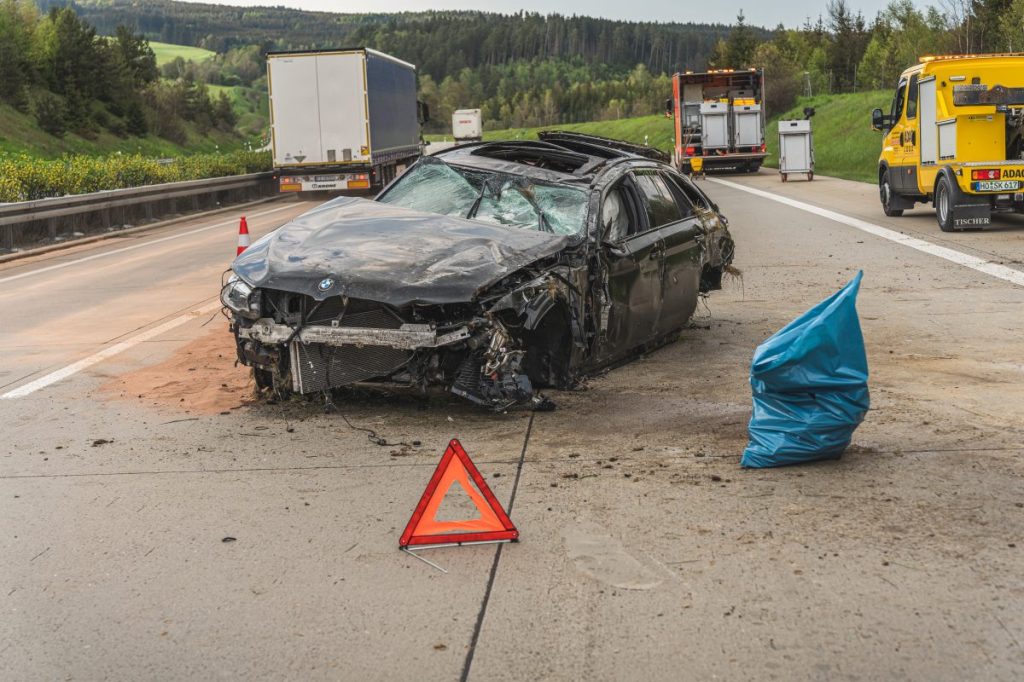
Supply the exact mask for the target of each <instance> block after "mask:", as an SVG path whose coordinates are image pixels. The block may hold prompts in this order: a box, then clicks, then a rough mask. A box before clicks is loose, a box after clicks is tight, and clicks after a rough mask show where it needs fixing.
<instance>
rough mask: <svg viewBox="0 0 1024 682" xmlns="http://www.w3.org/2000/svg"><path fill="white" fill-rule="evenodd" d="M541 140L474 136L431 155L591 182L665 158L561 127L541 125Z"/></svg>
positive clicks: (458, 162)
mask: <svg viewBox="0 0 1024 682" xmlns="http://www.w3.org/2000/svg"><path fill="white" fill-rule="evenodd" d="M538 137H539V138H540V139H539V140H500V141H493V142H473V143H470V144H464V145H459V146H457V147H450V148H448V149H445V150H442V151H440V152H438V153H436V154H434V156H436V157H438V158H440V159H441V160H443V161H445V162H447V163H454V164H456V165H460V166H470V167H476V168H480V169H484V170H492V171H498V172H506V173H514V174H519V175H528V176H533V177H537V178H541V179H547V180H552V181H556V182H577V183H578V182H581V181H582V182H586V183H588V184H589V183H592V182H593V181H594V180H596V179H597V178H598V177H599V176H601V175H602V174H604V173H605V172H606V171H608V170H609V169H611V168H612V167H614V166H617V165H619V164H620V163H622V162H627V161H639V162H645V161H646V162H650V161H656V162H659V163H667V162H668V160H669V157H668V155H667V154H665V153H664V152H662V151H660V150H657V149H654V148H653V147H647V146H644V145H639V144H632V143H629V142H624V141H622V140H612V139H610V138H606V137H599V136H597V135H586V134H583V133H573V132H566V131H560V130H552V131H543V132H541V133H539V134H538Z"/></svg>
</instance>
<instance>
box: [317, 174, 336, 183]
mask: <svg viewBox="0 0 1024 682" xmlns="http://www.w3.org/2000/svg"><path fill="white" fill-rule="evenodd" d="M338 180H341V177H340V176H337V175H317V176H315V177H314V178H313V182H337V181H338Z"/></svg>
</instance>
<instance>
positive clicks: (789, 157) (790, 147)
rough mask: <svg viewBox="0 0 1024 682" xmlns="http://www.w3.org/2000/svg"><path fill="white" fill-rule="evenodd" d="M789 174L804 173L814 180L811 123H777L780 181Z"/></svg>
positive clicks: (785, 178)
mask: <svg viewBox="0 0 1024 682" xmlns="http://www.w3.org/2000/svg"><path fill="white" fill-rule="evenodd" d="M790 173H806V174H807V179H808V180H813V179H814V138H813V137H812V133H811V121H810V120H809V119H807V120H800V121H779V174H780V175H781V176H782V181H783V182H786V180H788V179H789V177H788V176H789V174H790Z"/></svg>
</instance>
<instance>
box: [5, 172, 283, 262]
mask: <svg viewBox="0 0 1024 682" xmlns="http://www.w3.org/2000/svg"><path fill="white" fill-rule="evenodd" d="M277 194H278V191H277V183H276V182H275V181H274V173H272V172H266V173H251V174H248V175H232V176H228V177H223V178H209V179H206V180H188V181H185V182H168V183H164V184H160V185H146V186H144V187H131V188H128V189H115V190H108V191H104V192H93V193H91V194H75V195H72V196H66V197H55V198H51V199H36V200H34V201H19V202H17V203H13V204H0V253H8V252H12V251H16V250H20V249H27V248H33V247H38V246H45V245H47V244H52V243H56V242H64V241H70V240H73V239H77V238H81V237H86V236H90V235H95V234H102V233H105V232H116V231H118V230H121V229H127V228H129V227H139V226H144V225H145V223H147V222H152V221H156V220H161V219H164V218H168V217H171V216H172V215H175V214H177V213H178V211H179V210H180V208H181V207H182V206H185V205H187V206H189V207H190V208H192V209H197V210H199V211H210V210H213V209H216V208H219V207H221V206H224V205H230V204H240V203H244V202H247V201H254V200H256V199H262V198H265V197H271V196H275V195H277ZM182 198H186V199H191V201H187V202H179V201H178V200H179V199H182ZM111 208H118V209H120V210H118V211H111V210H110V209H111Z"/></svg>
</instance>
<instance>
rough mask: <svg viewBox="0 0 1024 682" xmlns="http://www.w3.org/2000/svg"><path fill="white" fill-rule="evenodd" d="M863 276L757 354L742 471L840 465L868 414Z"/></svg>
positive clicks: (811, 310) (773, 339) (760, 349)
mask: <svg viewBox="0 0 1024 682" xmlns="http://www.w3.org/2000/svg"><path fill="white" fill-rule="evenodd" d="M863 275H864V273H863V272H858V273H857V276H856V277H854V278H853V280H851V281H850V283H849V284H847V285H846V286H845V287H843V288H842V289H840V290H839V291H838V292H836V293H835V294H833V295H832V296H829V297H828V298H826V299H825V300H824V301H822V302H821V303H819V304H818V305H816V306H814V307H813V308H811V309H810V310H808V311H807V312H806V313H804V314H803V315H801V316H800V317H798V318H796V319H795V320H793V321H792V322H790V323H789V324H788V325H786V326H785V327H783V328H782V329H780V330H779V331H778V332H776V333H775V334H773V335H772V336H771V337H769V338H768V340H766V341H765V342H764V343H762V344H761V345H760V346H758V347H757V350H755V351H754V361H753V363H752V364H751V366H750V387H751V389H752V390H753V394H754V413H753V416H751V418H750V427H749V432H750V444H749V445H748V446H747V449H746V450H745V451H744V452H743V459H742V460H741V461H740V464H741V465H743V466H745V467H753V468H763V467H775V466H783V465H786V464H800V463H803V462H813V461H817V460H822V459H839V457H841V456H842V454H843V451H844V450H846V448H847V446H849V445H850V441H851V440H852V439H853V432H854V430H856V428H857V426H859V425H860V423H861V422H862V421H864V415H865V414H867V411H868V408H869V406H870V397H869V394H868V358H867V353H866V352H865V350H864V335H863V333H862V332H861V328H860V320H859V319H858V317H857V307H856V305H857V291H858V289H859V288H860V281H861V277H862V276H863Z"/></svg>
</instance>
